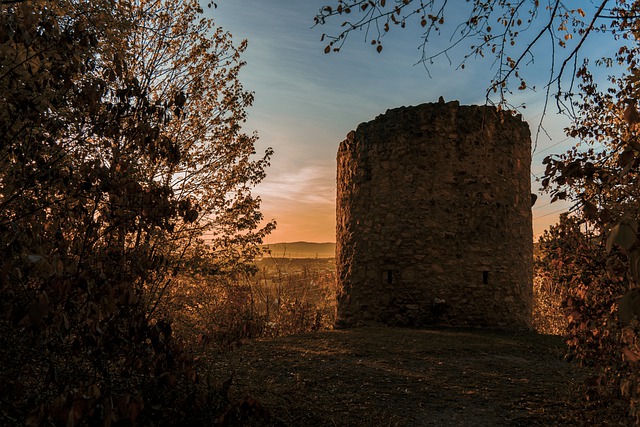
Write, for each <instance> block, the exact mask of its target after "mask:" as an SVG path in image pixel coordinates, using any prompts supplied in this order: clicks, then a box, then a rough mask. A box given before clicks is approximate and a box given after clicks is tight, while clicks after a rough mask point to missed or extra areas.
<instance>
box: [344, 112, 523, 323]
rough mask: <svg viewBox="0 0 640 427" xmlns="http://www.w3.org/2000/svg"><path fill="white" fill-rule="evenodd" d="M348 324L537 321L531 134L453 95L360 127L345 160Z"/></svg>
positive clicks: (516, 120) (510, 117)
mask: <svg viewBox="0 0 640 427" xmlns="http://www.w3.org/2000/svg"><path fill="white" fill-rule="evenodd" d="M337 163H338V170H337V204H336V205H337V206H336V210H337V236H336V237H337V247H336V264H337V274H338V280H339V281H340V282H341V285H342V286H343V290H344V292H343V294H342V296H341V297H340V298H339V301H338V319H339V320H338V323H339V324H342V325H343V326H353V325H360V324H366V323H368V322H382V323H386V324H390V325H407V326H419V325H433V324H436V325H466V326H485V327H499V328H514V329H521V328H529V327H530V323H531V304H532V270H533V253H532V252H533V232H532V221H531V184H530V183H531V181H530V171H531V134H530V130H529V126H528V125H527V123H526V122H524V121H523V120H522V118H521V117H520V116H519V115H514V114H513V113H512V112H510V111H499V110H497V109H496V108H494V107H491V106H461V105H459V103H458V102H456V101H453V102H448V103H444V102H443V101H441V102H438V103H428V104H422V105H419V106H415V107H401V108H396V109H392V110H388V111H387V112H386V113H385V114H383V115H380V116H378V117H376V118H375V120H373V121H370V122H367V123H362V124H360V125H359V126H358V128H357V129H356V130H355V131H352V132H350V133H349V134H348V135H347V138H346V139H345V140H344V141H343V142H342V143H341V144H340V147H339V149H338V156H337Z"/></svg>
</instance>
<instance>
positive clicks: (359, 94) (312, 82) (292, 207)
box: [205, 0, 608, 243]
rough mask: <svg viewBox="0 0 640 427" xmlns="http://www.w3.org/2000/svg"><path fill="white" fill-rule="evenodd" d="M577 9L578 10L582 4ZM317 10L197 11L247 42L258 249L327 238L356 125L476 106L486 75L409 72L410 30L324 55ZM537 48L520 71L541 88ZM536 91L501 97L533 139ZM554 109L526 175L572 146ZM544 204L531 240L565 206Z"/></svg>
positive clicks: (227, 4) (261, 4)
mask: <svg viewBox="0 0 640 427" xmlns="http://www.w3.org/2000/svg"><path fill="white" fill-rule="evenodd" d="M583 3H584V5H583V6H582V7H583V8H585V11H587V5H588V4H589V5H590V2H580V4H583ZM324 4H327V1H326V0H305V1H294V0H271V1H264V0H242V1H219V2H218V8H217V9H209V10H207V11H206V12H205V13H206V14H208V15H209V16H212V17H213V18H214V20H215V22H216V24H217V25H219V26H222V27H223V28H224V29H226V30H227V31H229V32H231V33H232V34H233V36H234V38H235V39H236V40H237V41H238V42H239V41H240V40H242V39H247V40H248V41H249V47H248V50H247V52H246V53H245V54H244V56H243V58H244V60H245V61H246V62H247V65H246V67H245V69H244V70H243V71H242V73H241V74H240V79H241V81H242V83H243V85H244V86H245V88H246V89H248V90H251V91H253V92H255V103H254V106H253V107H252V108H250V109H249V120H248V122H247V124H246V128H245V130H246V131H247V132H252V131H253V130H257V131H258V135H259V137H260V140H259V142H258V147H257V149H258V150H259V151H260V150H263V149H264V148H266V147H273V148H274V150H275V155H274V157H273V159H272V162H271V167H270V168H269V170H268V171H267V178H266V179H265V180H264V182H263V183H262V184H260V185H259V186H258V187H257V188H256V190H255V193H256V194H258V195H260V196H261V197H262V200H263V204H262V211H263V213H264V215H265V217H266V218H267V219H272V218H273V219H276V221H277V222H278V228H277V230H276V231H275V232H274V233H273V234H272V235H271V236H270V237H269V238H267V242H268V243H276V242H292V241H298V240H306V241H317V242H325V241H335V173H336V161H335V157H336V152H337V149H338V144H339V143H340V141H342V140H343V139H344V138H345V136H346V134H347V133H348V132H349V131H350V130H352V129H355V128H356V127H357V125H358V124H359V123H361V122H364V121H369V120H372V119H373V118H375V117H376V116H377V115H379V114H381V113H384V112H385V111H386V110H387V109H389V108H395V107H399V106H402V105H417V104H422V103H425V102H435V101H437V99H438V97H439V96H443V97H444V98H445V99H446V100H447V101H449V100H458V101H460V103H461V104H484V102H485V90H486V87H487V86H488V83H489V80H490V78H491V76H492V75H493V73H494V70H492V69H491V61H490V60H484V61H475V60H472V61H471V62H469V63H468V64H467V66H466V68H465V69H464V70H455V66H450V65H449V64H448V62H446V61H439V62H438V63H436V64H434V65H433V66H431V67H430V69H429V71H430V75H431V77H430V76H429V73H427V71H426V70H425V69H424V67H423V66H421V65H415V64H416V62H417V61H418V60H419V58H420V50H419V49H418V48H419V45H420V41H421V38H420V35H421V32H420V30H419V28H416V27H418V26H411V27H407V29H405V30H399V29H398V31H393V32H392V33H390V34H389V36H388V37H386V38H385V39H384V49H383V51H382V53H380V54H378V53H376V51H375V49H374V47H373V46H371V45H370V44H368V43H364V33H360V34H353V35H352V36H350V38H349V40H348V41H347V43H346V45H345V46H344V47H343V49H342V51H341V52H340V53H331V54H328V55H327V54H324V52H323V51H324V47H325V46H326V42H321V41H320V37H321V35H322V33H323V32H328V33H330V32H332V31H333V32H335V31H337V28H338V26H339V24H340V22H341V21H339V20H336V21H333V22H331V23H330V25H328V26H324V27H315V28H312V27H313V17H314V16H315V14H316V12H317V11H318V10H319V9H320V7H321V6H322V5H324ZM453 13H454V14H455V13H456V12H455V11H453ZM450 31H451V29H449V32H450ZM447 40H448V37H442V39H441V40H440V41H441V42H442V43H444V42H446V41H447ZM523 41H524V39H523ZM436 46H437V45H434V47H436ZM594 46H596V47H594ZM545 49H546V48H544V47H541V48H539V49H537V50H536V52H535V53H536V57H535V63H534V64H530V65H529V66H528V67H527V70H526V71H527V72H528V73H529V77H531V79H530V80H529V81H528V83H529V85H530V86H531V85H533V84H535V85H536V86H537V87H538V88H542V86H543V85H544V83H545V79H546V78H548V70H549V67H550V65H549V62H548V61H547V56H546V55H545V53H546V52H545ZM598 50H602V51H601V52H598ZM607 51H608V49H607V46H606V44H605V45H603V44H602V42H600V43H599V44H598V43H591V44H588V45H587V46H586V47H585V52H587V53H588V54H589V55H593V56H594V57H596V56H599V55H600V54H601V53H607ZM460 52H463V51H460ZM460 57H461V56H460V55H458V57H457V58H458V59H459V58H460ZM536 79H538V81H536ZM542 92H543V91H542V90H540V89H539V90H538V92H533V91H531V90H527V91H524V92H517V93H514V97H513V98H511V100H512V104H514V105H517V104H519V103H520V102H523V101H525V102H526V103H527V108H526V109H525V110H522V113H523V115H524V118H525V120H527V121H528V122H529V124H530V127H531V130H532V133H533V134H535V131H536V127H537V124H538V121H539V119H540V115H541V112H542V102H543V96H542ZM555 112H556V109H555V107H553V106H552V107H550V111H549V114H548V116H547V117H546V119H545V122H544V126H545V128H546V130H547V133H548V134H549V136H546V135H541V136H540V138H539V140H538V144H537V148H536V151H535V152H534V153H533V157H532V172H533V174H534V175H535V176H538V177H540V176H541V175H542V172H543V170H544V168H543V166H542V163H541V162H542V160H543V158H544V157H545V156H546V155H548V154H552V153H562V152H564V151H566V149H568V148H570V147H571V146H572V145H573V144H574V143H575V141H572V140H571V139H567V138H566V136H565V135H564V132H563V128H564V127H565V126H567V125H568V124H569V122H568V120H567V119H566V118H565V117H564V116H562V115H558V114H555ZM532 181H533V182H532V190H533V191H535V192H537V189H538V188H539V187H540V185H539V183H537V182H535V178H534V177H533V176H532ZM548 202H549V201H548V198H547V197H546V196H545V195H540V197H539V199H538V202H537V203H536V205H535V206H534V210H533V215H534V236H535V237H537V236H538V235H540V234H541V233H542V230H544V229H545V228H547V227H548V226H549V225H551V224H555V223H556V222H557V218H558V215H559V213H560V212H562V211H563V210H566V209H567V208H568V206H569V205H568V204H567V203H564V204H561V203H559V202H558V203H554V204H551V205H549V204H548Z"/></svg>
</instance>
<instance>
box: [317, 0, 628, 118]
mask: <svg viewBox="0 0 640 427" xmlns="http://www.w3.org/2000/svg"><path fill="white" fill-rule="evenodd" d="M609 3H613V5H609ZM578 6H579V7H578ZM634 7H635V2H632V4H629V2H626V1H624V0H619V1H612V2H610V1H609V0H601V1H598V2H595V3H591V4H583V3H579V4H578V5H576V4H574V3H571V2H567V1H563V0H553V1H550V2H544V4H541V2H539V1H538V0H516V1H508V0H488V1H480V0H474V1H467V2H465V4H460V2H455V3H454V2H450V1H448V0H428V1H425V0H420V1H418V0H395V1H389V2H387V1H386V0H338V1H337V3H333V4H331V5H326V6H323V7H322V8H321V9H320V11H319V12H318V14H317V15H316V17H315V23H316V25H326V24H327V23H328V22H332V21H335V19H338V17H341V18H344V20H343V21H342V22H341V24H340V30H338V31H336V32H335V33H333V34H323V36H322V39H323V40H325V39H327V40H328V41H329V43H328V44H327V45H326V47H325V50H324V51H325V53H329V52H332V51H333V52H338V51H340V50H341V49H342V47H343V46H344V44H345V42H346V40H347V38H348V37H349V36H350V35H351V34H353V33H356V32H364V38H365V41H367V42H370V43H371V44H372V45H373V46H374V47H375V49H376V50H377V51H378V52H382V49H383V46H384V38H385V36H387V34H389V33H391V32H392V31H393V30H394V29H397V28H399V29H404V28H407V27H410V26H418V27H420V28H421V29H422V41H421V42H419V43H418V45H419V47H420V50H421V52H422V55H421V57H420V58H419V60H418V63H421V64H423V65H424V66H425V67H426V68H427V71H428V69H429V68H428V67H429V65H431V64H433V63H434V61H436V60H440V59H444V60H446V61H448V62H449V63H450V64H452V65H455V66H456V68H460V69H464V68H465V65H466V64H467V63H468V62H469V60H470V59H472V58H479V57H480V58H484V57H485V56H487V57H493V58H494V61H493V65H494V66H495V70H496V72H495V74H494V77H493V78H492V80H491V82H488V88H487V97H488V98H489V96H490V94H491V93H498V95H499V99H498V102H499V103H500V104H502V105H505V106H508V105H509V104H508V96H509V95H510V94H512V90H513V89H514V88H517V89H518V90H525V89H527V88H528V87H530V86H529V85H528V83H527V80H528V77H527V75H526V74H527V73H526V68H527V66H528V65H530V64H531V63H533V62H534V61H535V60H536V58H535V55H534V54H535V51H536V48H537V47H539V46H540V50H542V51H543V52H544V51H546V52H547V53H548V55H549V58H548V60H549V65H550V67H549V68H550V72H549V76H548V79H547V84H546V89H545V90H546V91H547V95H549V94H550V93H553V92H552V90H554V89H552V86H553V85H554V83H555V84H556V85H557V86H556V88H555V95H556V97H557V100H558V101H563V98H564V97H565V96H571V95H572V94H573V90H574V87H573V78H572V75H573V74H574V71H575V70H576V69H577V67H578V65H579V64H580V60H579V52H580V50H581V48H582V47H583V45H584V43H585V41H586V40H587V39H588V38H589V37H590V36H592V35H593V33H605V32H610V31H611V32H614V33H615V32H616V31H617V30H622V28H617V23H618V20H619V19H620V18H621V17H624V16H628V15H630V14H633V12H632V11H633V10H635V9H634ZM618 34H619V35H621V36H622V37H626V32H625V31H622V33H618ZM439 37H442V38H445V39H446V40H447V41H446V42H445V44H444V47H442V48H434V46H433V45H434V41H435V40H436V39H438V38H439ZM523 39H524V41H525V44H524V45H522V44H521V43H519V41H521V40H523ZM465 44H466V46H465ZM543 44H546V45H544V46H542V45H543ZM558 48H560V49H563V50H564V49H567V50H565V52H566V54H564V55H561V54H558ZM459 50H462V54H461V57H459V58H455V57H454V55H456V54H458V53H459ZM538 59H539V58H538ZM557 59H559V60H560V61H559V63H557V62H556V60H557ZM569 71H570V72H571V73H570V74H569V75H567V74H568V73H569ZM563 78H568V80H569V85H568V87H567V88H563V87H562V85H561V83H562V81H563ZM559 106H560V107H561V108H562V109H564V108H565V107H567V106H565V105H563V104H559Z"/></svg>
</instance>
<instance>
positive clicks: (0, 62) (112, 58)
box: [0, 0, 273, 425]
mask: <svg viewBox="0 0 640 427" xmlns="http://www.w3.org/2000/svg"><path fill="white" fill-rule="evenodd" d="M0 8H1V11H2V13H1V15H0V26H1V28H2V29H1V30H0V98H1V99H2V102H0V137H1V138H2V141H3V144H2V145H1V146H0V251H1V254H2V255H1V261H0V271H1V272H2V273H1V274H0V281H1V286H0V305H1V309H0V311H1V312H2V313H4V315H3V316H2V318H0V330H1V333H0V336H1V338H0V340H1V341H2V342H1V343H0V344H1V345H0V363H1V364H2V366H3V371H2V373H0V380H1V381H2V382H3V384H4V385H5V386H3V388H2V392H0V398H1V402H2V403H1V411H0V417H1V418H2V419H3V420H5V421H6V422H7V423H8V422H13V423H20V424H22V423H24V422H26V423H27V424H30V425H41V424H43V423H49V422H54V423H56V424H62V423H67V424H68V425H76V424H83V425H87V424H96V423H101V424H105V425H110V424H111V423H117V422H123V421H124V420H129V422H132V423H135V422H139V423H143V424H146V423H150V422H151V421H152V420H153V419H155V418H157V419H160V418H162V419H163V422H165V423H173V422H179V421H184V420H185V419H188V417H193V416H195V414H198V413H199V411H198V410H197V409H200V410H201V409H202V408H203V407H204V406H206V405H207V404H208V403H207V402H208V400H207V399H210V396H207V395H206V393H203V392H202V390H201V389H200V390H198V389H197V386H196V381H197V380H198V377H197V375H196V371H195V363H194V361H193V360H192V358H190V356H189V354H188V352H186V351H185V349H184V348H183V346H182V345H181V344H180V342H179V341H178V340H177V339H176V338H175V337H174V334H173V333H172V328H171V323H170V319H165V318H159V317H158V316H157V313H156V311H155V310H154V308H155V307H157V306H158V304H159V301H160V300H161V299H162V297H163V296H164V295H166V294H167V293H168V292H170V291H171V286H173V283H174V280H173V278H174V277H175V276H176V275H178V274H180V273H181V271H188V270H197V271H206V272H207V273H209V274H217V275H224V274H228V273H229V272H232V271H237V270H243V269H246V268H249V267H247V262H248V261H251V259H252V257H253V256H254V255H255V254H256V253H257V247H256V245H257V244H259V243H260V242H261V239H262V237H263V236H264V235H265V234H267V233H268V232H269V231H270V230H271V229H272V228H273V224H271V223H270V224H267V225H266V226H262V227H260V225H259V223H260V222H261V220H262V216H261V214H260V212H259V210H258V209H259V204H260V200H259V199H256V198H253V197H252V195H251V188H252V187H253V185H255V184H256V183H258V182H259V181H260V180H261V179H262V178H263V177H264V173H265V172H264V170H265V167H267V166H268V159H269V156H270V154H271V150H270V149H269V150H267V152H266V153H265V154H264V155H263V156H261V157H256V155H255V154H256V153H255V148H254V143H255V140H256V136H255V135H246V134H244V133H242V130H241V125H242V123H243V122H244V120H245V109H246V108H247V107H248V106H250V105H251V103H252V100H253V97H252V95H251V93H249V92H246V91H245V90H244V89H243V88H242V85H241V84H240V83H239V81H238V72H239V70H240V68H241V67H242V65H243V62H242V61H241V60H240V54H241V53H242V51H243V50H244V47H245V43H244V42H243V43H241V44H240V45H239V46H238V47H236V46H234V45H233V43H232V41H231V35H230V34H228V33H226V32H224V31H223V30H222V29H220V28H216V27H215V25H214V24H213V22H212V21H211V20H208V19H201V18H200V14H201V13H202V10H201V8H200V6H199V5H198V3H197V1H193V0H166V1H165V0H149V1H146V0H131V1H122V2H112V1H110V0H104V1H102V0H98V1H95V2H90V3H87V2H79V1H76V0H64V1H49V0H34V1H24V2H3V3H2V5H0ZM204 233H207V236H209V241H208V242H207V243H208V244H207V245H205V241H204V239H203V236H204ZM5 421H3V423H4V422H5Z"/></svg>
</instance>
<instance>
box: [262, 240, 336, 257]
mask: <svg viewBox="0 0 640 427" xmlns="http://www.w3.org/2000/svg"><path fill="white" fill-rule="evenodd" d="M263 247H264V248H265V249H267V250H268V251H269V252H267V253H266V254H265V257H268V256H272V257H274V258H334V257H335V256H336V244H335V243H310V242H291V243H272V244H269V245H263ZM269 253H270V254H269Z"/></svg>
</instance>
